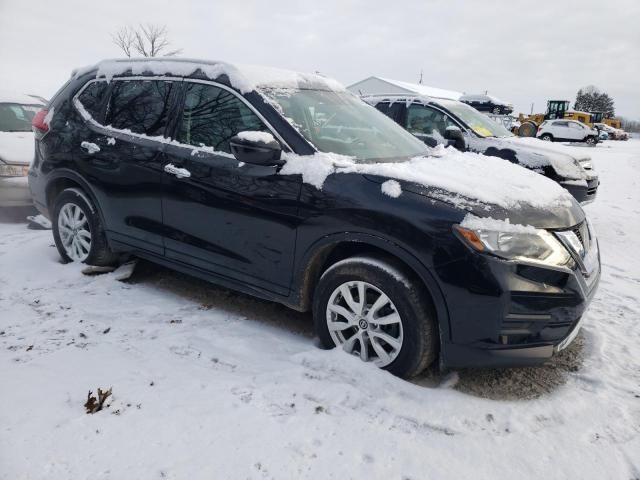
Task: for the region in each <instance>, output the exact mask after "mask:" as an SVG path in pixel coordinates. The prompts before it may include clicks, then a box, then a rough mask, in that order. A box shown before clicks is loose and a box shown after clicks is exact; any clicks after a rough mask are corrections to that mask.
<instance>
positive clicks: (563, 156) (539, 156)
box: [482, 137, 591, 180]
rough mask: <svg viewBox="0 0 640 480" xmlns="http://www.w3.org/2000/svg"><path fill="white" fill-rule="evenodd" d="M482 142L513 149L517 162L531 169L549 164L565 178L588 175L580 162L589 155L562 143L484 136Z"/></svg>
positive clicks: (571, 178)
mask: <svg viewBox="0 0 640 480" xmlns="http://www.w3.org/2000/svg"><path fill="white" fill-rule="evenodd" d="M482 142H483V143H485V144H491V145H492V146H494V147H495V148H498V149H505V148H508V149H510V150H513V151H514V152H516V155H517V158H518V163H520V164H521V165H524V166H525V167H528V168H531V169H537V168H544V167H547V166H551V167H552V168H553V170H554V171H555V172H556V174H558V176H559V177H562V178H563V179H567V180H584V179H586V178H587V177H588V174H587V173H586V172H585V170H584V168H582V165H580V163H581V162H588V161H590V160H591V157H590V156H589V155H588V154H586V153H583V152H579V153H576V152H574V151H573V150H572V149H570V148H568V147H566V146H564V145H555V144H552V143H551V142H545V141H543V140H539V139H537V138H530V137H507V138H484V139H482ZM484 150H486V147H485V148H484Z"/></svg>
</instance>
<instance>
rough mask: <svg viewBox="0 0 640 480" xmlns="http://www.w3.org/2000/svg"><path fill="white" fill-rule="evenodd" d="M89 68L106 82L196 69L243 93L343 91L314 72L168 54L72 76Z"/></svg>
mask: <svg viewBox="0 0 640 480" xmlns="http://www.w3.org/2000/svg"><path fill="white" fill-rule="evenodd" d="M92 70H96V78H99V77H104V78H106V79H107V81H111V79H112V78H113V77H114V76H116V75H122V74H125V73H127V72H131V74H132V75H140V74H143V73H145V72H151V73H153V74H155V75H174V76H177V77H186V76H189V75H193V74H194V73H195V72H196V71H198V70H200V71H201V72H202V73H203V74H204V75H205V76H206V77H207V78H209V79H211V80H215V79H217V78H218V77H220V76H221V75H226V76H227V77H228V78H229V82H230V83H231V86H233V87H234V88H236V89H237V90H239V91H240V92H241V93H243V94H244V93H249V92H252V91H254V90H256V89H257V88H258V87H262V86H264V87H278V88H300V87H301V86H303V85H313V86H314V87H315V88H319V89H326V90H334V91H343V90H345V87H344V86H342V84H340V83H339V82H338V81H336V80H334V79H332V78H328V77H324V76H322V75H317V74H308V73H299V72H295V71H292V70H283V69H279V68H273V67H263V66H257V65H239V64H237V65H234V64H230V63H225V62H207V61H202V60H190V59H176V58H170V57H163V58H159V59H155V60H149V59H138V60H132V59H129V60H103V61H101V62H98V63H97V64H95V65H91V66H88V67H84V68H81V69H79V70H77V71H75V72H74V74H73V75H74V77H75V78H78V77H80V76H82V75H84V74H85V73H88V72H90V71H92Z"/></svg>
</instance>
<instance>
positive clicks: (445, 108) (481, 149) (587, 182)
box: [364, 95, 600, 204]
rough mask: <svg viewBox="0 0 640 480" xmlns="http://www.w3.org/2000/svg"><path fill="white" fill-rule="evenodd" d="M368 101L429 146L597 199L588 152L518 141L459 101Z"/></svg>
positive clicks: (420, 98) (386, 98) (395, 97)
mask: <svg viewBox="0 0 640 480" xmlns="http://www.w3.org/2000/svg"><path fill="white" fill-rule="evenodd" d="M364 99H365V100H366V101H367V102H368V103H370V104H371V105H374V106H375V107H376V108H377V109H378V110H380V111H381V112H383V113H385V114H386V115H388V116H389V117H391V118H393V119H394V120H395V121H396V122H397V123H399V124H400V125H401V126H402V127H404V128H406V129H407V130H408V131H409V132H410V133H411V134H413V135H415V136H416V137H418V138H419V139H420V140H422V141H424V142H425V143H426V144H427V145H429V146H432V147H433V146H435V145H437V144H438V143H441V144H445V145H453V146H455V147H456V148H458V149H459V150H468V151H471V152H478V153H482V154H484V155H489V156H492V157H499V158H503V159H505V160H509V161H511V162H513V163H517V164H519V165H521V166H523V167H525V168H528V169H530V170H533V171H535V172H538V173H541V174H543V175H545V176H546V177H549V178H550V179H552V180H554V181H556V182H558V183H559V184H560V185H562V186H563V187H564V188H566V189H567V190H568V191H569V192H571V194H572V195H573V196H574V197H575V198H576V199H577V200H578V201H579V202H580V203H582V204H587V203H591V202H593V201H594V200H595V198H596V195H597V191H598V185H599V184H600V181H599V179H598V176H597V175H596V174H595V172H594V171H593V169H592V163H591V157H590V156H589V155H588V154H579V155H578V156H576V155H574V154H569V153H567V152H563V151H562V150H563V147H562V146H560V147H554V146H550V145H548V144H546V143H544V142H542V141H541V140H538V139H535V138H524V137H516V136H515V135H513V134H512V133H511V132H509V131H508V130H507V129H506V128H504V126H502V125H501V124H499V123H497V122H494V121H493V120H491V119H490V118H488V117H487V116H486V115H484V114H482V113H479V112H478V111H477V110H475V109H474V108H471V107H470V106H468V105H466V104H464V103H462V102H458V101H456V100H447V99H436V98H431V97H424V96H406V95H400V96H398V95H370V96H366V97H364Z"/></svg>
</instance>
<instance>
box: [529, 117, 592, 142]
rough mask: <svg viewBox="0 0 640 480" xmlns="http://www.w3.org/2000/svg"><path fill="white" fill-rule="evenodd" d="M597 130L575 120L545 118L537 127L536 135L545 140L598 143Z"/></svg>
mask: <svg viewBox="0 0 640 480" xmlns="http://www.w3.org/2000/svg"><path fill="white" fill-rule="evenodd" d="M598 136H599V135H598V131H597V130H596V129H594V128H589V127H587V126H586V125H585V124H584V123H581V122H577V121H575V120H566V119H564V120H545V121H544V122H542V123H541V124H540V127H538V133H537V134H536V137H538V138H539V139H540V140H545V141H547V142H585V143H587V144H589V145H595V144H596V143H598Z"/></svg>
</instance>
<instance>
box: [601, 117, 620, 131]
mask: <svg viewBox="0 0 640 480" xmlns="http://www.w3.org/2000/svg"><path fill="white" fill-rule="evenodd" d="M602 123H604V124H605V125H609V126H610V127H612V128H618V129H622V122H621V121H620V120H619V119H617V118H605V119H603V120H602Z"/></svg>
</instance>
